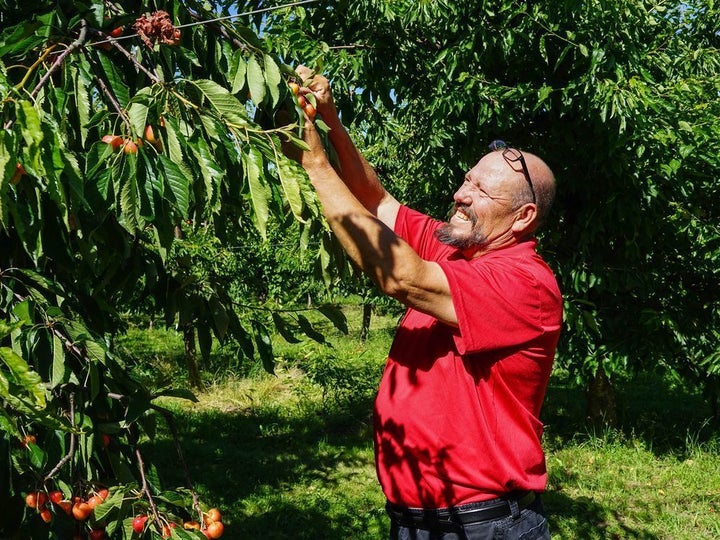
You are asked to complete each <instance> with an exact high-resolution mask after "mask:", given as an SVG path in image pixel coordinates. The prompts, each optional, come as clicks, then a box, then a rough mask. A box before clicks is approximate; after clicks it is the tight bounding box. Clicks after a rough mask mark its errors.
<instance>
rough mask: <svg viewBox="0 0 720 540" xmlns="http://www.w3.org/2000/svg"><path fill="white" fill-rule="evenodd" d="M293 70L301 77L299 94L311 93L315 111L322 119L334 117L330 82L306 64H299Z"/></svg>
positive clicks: (335, 112) (335, 113)
mask: <svg viewBox="0 0 720 540" xmlns="http://www.w3.org/2000/svg"><path fill="white" fill-rule="evenodd" d="M295 72H296V73H297V74H298V75H299V76H300V78H301V79H302V83H301V84H300V94H301V95H305V94H309V93H312V94H313V95H314V96H315V101H316V103H317V112H318V113H320V115H322V117H323V119H326V120H327V119H329V118H332V117H336V116H337V111H336V110H335V103H334V102H333V97H332V92H331V91H330V82H329V81H328V80H327V79H326V78H325V77H323V76H322V75H318V74H315V73H314V72H313V71H312V70H311V69H310V68H308V67H307V66H303V65H300V66H298V67H297V69H296V70H295Z"/></svg>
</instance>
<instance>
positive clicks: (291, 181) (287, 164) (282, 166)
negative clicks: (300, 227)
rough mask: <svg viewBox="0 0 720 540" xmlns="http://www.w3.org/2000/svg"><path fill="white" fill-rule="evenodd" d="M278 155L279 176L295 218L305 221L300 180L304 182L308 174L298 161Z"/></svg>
mask: <svg viewBox="0 0 720 540" xmlns="http://www.w3.org/2000/svg"><path fill="white" fill-rule="evenodd" d="M277 157H278V163H277V165H278V170H277V171H278V173H277V174H278V178H279V179H280V183H281V184H282V188H283V192H284V193H285V199H286V200H287V202H288V204H289V205H290V210H292V213H293V215H294V216H295V219H297V220H298V221H300V222H301V223H304V222H305V219H304V218H303V216H302V211H303V207H304V204H303V198H302V195H301V191H300V182H304V180H305V178H306V176H305V173H304V172H303V169H302V167H300V165H299V164H298V163H297V162H296V161H293V160H291V159H289V158H287V157H285V156H277Z"/></svg>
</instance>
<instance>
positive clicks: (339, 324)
mask: <svg viewBox="0 0 720 540" xmlns="http://www.w3.org/2000/svg"><path fill="white" fill-rule="evenodd" d="M318 311H319V312H320V313H322V314H323V315H325V317H326V318H327V319H328V320H329V321H330V322H331V323H333V325H334V326H335V328H337V329H338V330H340V331H341V332H342V333H343V334H347V333H348V324H347V318H346V317H345V314H344V313H343V311H342V310H341V309H340V308H339V307H337V306H333V305H330V304H325V305H322V306H319V307H318Z"/></svg>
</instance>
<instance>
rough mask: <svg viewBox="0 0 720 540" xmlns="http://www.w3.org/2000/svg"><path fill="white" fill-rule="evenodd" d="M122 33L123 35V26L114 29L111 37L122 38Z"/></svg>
mask: <svg viewBox="0 0 720 540" xmlns="http://www.w3.org/2000/svg"><path fill="white" fill-rule="evenodd" d="M122 33H123V27H122V26H118V27H117V28H113V29H112V30H110V35H111V36H112V37H114V38H116V37H120V36H121V35H122Z"/></svg>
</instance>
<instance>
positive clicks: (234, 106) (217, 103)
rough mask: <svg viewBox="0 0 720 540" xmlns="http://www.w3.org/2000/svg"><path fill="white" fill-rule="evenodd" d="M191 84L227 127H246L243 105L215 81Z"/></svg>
mask: <svg viewBox="0 0 720 540" xmlns="http://www.w3.org/2000/svg"><path fill="white" fill-rule="evenodd" d="M193 84H194V85H195V86H197V87H198V88H199V89H200V91H201V92H202V93H203V94H204V95H205V97H206V98H207V99H208V101H209V102H210V104H211V105H212V107H213V108H214V109H215V111H216V112H217V113H218V114H219V115H220V117H221V118H222V119H223V120H225V122H227V123H228V124H229V125H232V126H236V127H241V126H246V125H248V117H247V113H246V112H245V105H244V104H243V103H241V102H240V101H239V100H238V99H237V98H236V97H235V96H233V95H232V94H231V93H230V92H229V91H228V90H226V89H225V88H223V87H222V86H220V85H219V84H218V83H216V82H215V81H210V80H206V79H201V80H198V81H193Z"/></svg>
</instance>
